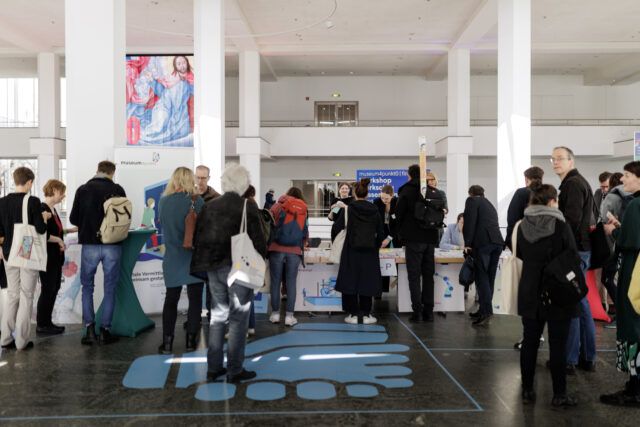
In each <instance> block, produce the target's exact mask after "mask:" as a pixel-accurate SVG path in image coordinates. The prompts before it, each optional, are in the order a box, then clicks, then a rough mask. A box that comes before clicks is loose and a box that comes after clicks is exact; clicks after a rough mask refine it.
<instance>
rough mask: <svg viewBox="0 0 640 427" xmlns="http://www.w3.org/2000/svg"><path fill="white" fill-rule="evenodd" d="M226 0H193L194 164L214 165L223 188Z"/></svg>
mask: <svg viewBox="0 0 640 427" xmlns="http://www.w3.org/2000/svg"><path fill="white" fill-rule="evenodd" d="M223 5H224V0H194V2H193V23H194V28H193V30H194V31H193V41H194V54H195V64H196V67H195V69H196V77H195V135H194V136H195V138H194V139H195V144H194V145H195V164H196V165H198V164H205V165H207V166H208V167H209V168H210V169H211V185H212V186H213V187H214V188H215V189H217V190H218V191H221V188H220V177H221V176H222V171H223V170H224V163H225V160H224V158H225V146H224V143H225V123H224V51H225V45H224V6H223Z"/></svg>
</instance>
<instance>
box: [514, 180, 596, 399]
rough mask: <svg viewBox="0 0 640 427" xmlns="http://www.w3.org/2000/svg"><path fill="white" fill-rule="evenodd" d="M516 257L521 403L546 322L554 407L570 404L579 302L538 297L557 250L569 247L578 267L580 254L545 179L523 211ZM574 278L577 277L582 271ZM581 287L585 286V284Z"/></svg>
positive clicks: (531, 394) (529, 389) (528, 393)
mask: <svg viewBox="0 0 640 427" xmlns="http://www.w3.org/2000/svg"><path fill="white" fill-rule="evenodd" d="M516 239H517V241H516V246H517V250H516V252H517V253H516V256H517V257H518V258H520V259H521V260H522V276H521V279H520V283H519V286H518V315H520V317H521V318H522V326H523V337H524V338H523V341H522V349H521V352H520V370H521V374H522V400H523V403H533V402H534V401H535V399H536V393H535V390H534V388H533V384H534V375H535V369H536V358H537V356H538V347H539V346H540V336H541V335H542V331H543V330H544V327H545V324H546V325H547V327H548V335H549V355H550V359H551V360H550V362H549V367H550V368H551V380H552V383H553V400H552V401H551V405H552V406H555V407H567V406H575V405H576V399H575V398H573V397H572V396H569V395H567V379H566V375H567V364H566V363H567V362H566V361H567V357H566V356H567V339H568V337H569V326H570V324H571V319H572V318H574V317H577V315H578V312H579V308H578V303H575V304H571V305H570V306H567V305H561V306H559V305H557V301H556V302H554V301H553V300H551V301H549V300H548V299H546V298H543V291H544V290H546V289H549V287H550V286H553V285H554V283H553V282H552V281H550V279H549V278H548V276H546V275H544V274H543V272H544V270H545V267H546V266H547V265H548V264H549V263H550V262H551V261H552V260H553V259H554V258H556V257H558V256H559V255H560V254H563V253H564V252H565V251H568V252H569V254H568V257H569V258H568V259H575V269H576V271H578V273H579V272H580V257H579V255H578V250H577V248H576V242H575V239H574V238H573V233H572V232H571V228H570V227H569V226H568V225H567V224H566V223H565V219H564V216H563V215H562V212H560V210H559V209H558V192H557V191H556V189H555V188H554V187H553V186H552V185H549V184H541V185H538V184H534V186H533V188H532V189H531V198H530V199H529V207H527V208H526V209H525V211H524V218H523V219H522V221H521V222H520V226H519V227H518V231H517V236H516ZM578 277H580V278H582V277H583V276H582V275H581V274H578ZM585 286H586V285H585Z"/></svg>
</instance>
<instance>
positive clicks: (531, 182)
mask: <svg viewBox="0 0 640 427" xmlns="http://www.w3.org/2000/svg"><path fill="white" fill-rule="evenodd" d="M543 176H544V171H543V170H542V169H541V168H539V167H538V166H531V167H530V168H529V169H527V170H526V171H524V183H525V186H524V187H522V188H518V189H517V190H516V192H515V193H514V194H513V198H511V203H509V209H508V210H507V237H506V238H505V243H506V244H507V246H508V247H509V249H511V235H512V234H513V227H515V225H516V223H517V222H518V221H520V220H521V219H522V218H524V210H525V209H526V208H527V206H528V205H529V196H530V195H531V187H532V186H537V185H540V184H542V177H543Z"/></svg>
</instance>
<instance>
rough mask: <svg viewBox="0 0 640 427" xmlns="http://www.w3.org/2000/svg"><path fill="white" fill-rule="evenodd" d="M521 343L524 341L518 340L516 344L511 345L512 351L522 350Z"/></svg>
mask: <svg viewBox="0 0 640 427" xmlns="http://www.w3.org/2000/svg"><path fill="white" fill-rule="evenodd" d="M522 341H524V340H520V341H518V342H517V343H515V344H514V345H513V349H514V350H520V349H521V348H522Z"/></svg>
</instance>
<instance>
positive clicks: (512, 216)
mask: <svg viewBox="0 0 640 427" xmlns="http://www.w3.org/2000/svg"><path fill="white" fill-rule="evenodd" d="M530 195H531V190H529V188H528V187H522V188H518V189H517V190H516V192H515V193H513V197H512V198H511V202H510V203H509V209H508V210H507V235H506V237H505V239H504V240H505V243H506V244H507V246H508V247H509V249H511V235H512V234H513V227H514V226H515V225H516V222H518V221H520V220H521V219H522V218H524V210H525V209H526V208H527V206H528V205H529V196H530Z"/></svg>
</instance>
